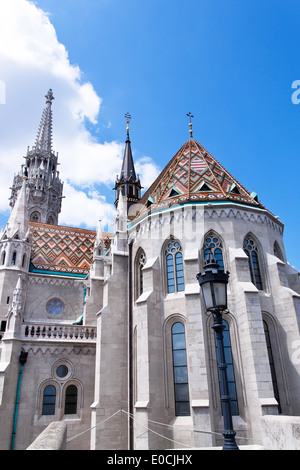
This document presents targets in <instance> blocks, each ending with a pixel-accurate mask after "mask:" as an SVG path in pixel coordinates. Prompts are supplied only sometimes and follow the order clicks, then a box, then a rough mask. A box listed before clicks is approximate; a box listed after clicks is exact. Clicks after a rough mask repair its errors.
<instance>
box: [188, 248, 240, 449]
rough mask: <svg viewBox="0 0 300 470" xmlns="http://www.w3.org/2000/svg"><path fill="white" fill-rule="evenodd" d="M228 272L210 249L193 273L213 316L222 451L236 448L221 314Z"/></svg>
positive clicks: (224, 308)
mask: <svg viewBox="0 0 300 470" xmlns="http://www.w3.org/2000/svg"><path fill="white" fill-rule="evenodd" d="M228 278H229V273H228V272H227V273H225V272H224V271H223V270H220V267H219V265H218V263H217V262H216V260H215V258H214V257H213V254H212V253H211V252H210V253H209V254H208V256H207V259H206V260H205V264H204V273H203V274H201V273H199V274H197V279H198V282H199V285H200V287H201V290H202V294H203V299H204V303H205V308H206V310H207V311H208V312H210V313H211V314H212V315H213V319H214V323H213V326H212V328H213V330H214V331H215V333H216V334H215V338H216V346H217V363H218V370H219V380H220V392H221V403H222V411H223V420H224V431H223V436H224V445H223V450H239V448H238V446H237V444H236V442H235V434H236V433H235V431H234V429H233V423H232V412H231V404H230V395H229V388H228V379H227V365H226V361H225V353H224V343H223V330H224V328H225V327H224V325H223V323H222V314H223V313H225V312H226V311H227V284H228Z"/></svg>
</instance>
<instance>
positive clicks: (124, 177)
mask: <svg viewBox="0 0 300 470" xmlns="http://www.w3.org/2000/svg"><path fill="white" fill-rule="evenodd" d="M125 118H126V124H127V127H126V131H127V135H126V141H125V150H124V157H123V164H122V169H121V175H120V178H119V177H118V176H117V178H116V183H115V187H114V189H115V190H116V200H115V205H116V206H117V205H118V201H119V195H120V194H122V196H123V202H124V205H125V209H126V213H127V214H128V211H129V208H130V206H132V204H135V203H136V202H138V201H139V200H140V198H141V188H142V186H141V183H140V178H139V176H138V175H136V172H135V168H134V163H133V157H132V151H131V141H130V137H129V123H130V119H131V116H130V114H129V113H126V114H125Z"/></svg>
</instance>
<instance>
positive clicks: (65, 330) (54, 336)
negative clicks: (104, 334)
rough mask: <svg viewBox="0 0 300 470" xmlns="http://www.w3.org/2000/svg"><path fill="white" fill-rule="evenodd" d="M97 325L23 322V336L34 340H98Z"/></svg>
mask: <svg viewBox="0 0 300 470" xmlns="http://www.w3.org/2000/svg"><path fill="white" fill-rule="evenodd" d="M96 331H97V329H96V327H91V326H80V325H37V324H27V325H26V324H23V325H22V337H25V338H28V339H33V340H40V341H41V340H56V341H59V340H63V341H87V342H96V337H97V333H96Z"/></svg>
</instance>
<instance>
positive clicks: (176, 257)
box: [165, 240, 184, 293]
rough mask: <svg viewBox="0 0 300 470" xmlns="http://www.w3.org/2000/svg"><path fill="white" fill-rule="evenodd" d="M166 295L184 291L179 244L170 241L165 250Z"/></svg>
mask: <svg viewBox="0 0 300 470" xmlns="http://www.w3.org/2000/svg"><path fill="white" fill-rule="evenodd" d="M165 257H166V270H167V290H168V293H172V292H181V291H183V290H184V275H183V259H182V249H181V246H180V243H179V242H178V241H176V240H171V241H170V242H169V243H168V244H167V246H166V249H165Z"/></svg>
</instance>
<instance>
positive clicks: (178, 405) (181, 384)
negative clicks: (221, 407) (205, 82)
mask: <svg viewBox="0 0 300 470" xmlns="http://www.w3.org/2000/svg"><path fill="white" fill-rule="evenodd" d="M172 352H173V373H174V392H175V414H176V416H189V415H190V399H189V384H188V370H187V357H186V345H185V330H184V326H183V324H182V323H180V322H177V323H174V325H173V326H172Z"/></svg>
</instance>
